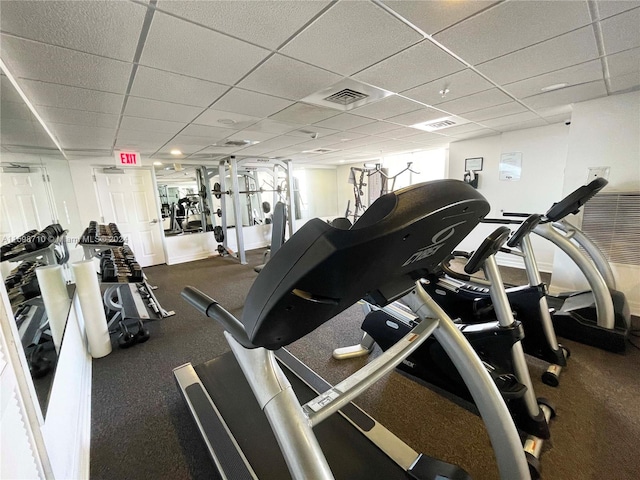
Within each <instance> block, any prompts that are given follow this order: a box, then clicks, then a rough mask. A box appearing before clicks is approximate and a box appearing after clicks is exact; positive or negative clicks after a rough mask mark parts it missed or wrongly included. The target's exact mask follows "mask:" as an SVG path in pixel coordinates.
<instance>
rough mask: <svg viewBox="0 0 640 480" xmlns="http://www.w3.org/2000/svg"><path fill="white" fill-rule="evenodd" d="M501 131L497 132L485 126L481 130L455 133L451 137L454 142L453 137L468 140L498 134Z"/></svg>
mask: <svg viewBox="0 0 640 480" xmlns="http://www.w3.org/2000/svg"><path fill="white" fill-rule="evenodd" d="M498 134H499V132H496V131H495V130H492V129H490V128H483V129H481V130H474V131H472V132H467V133H461V134H458V135H454V136H453V137H452V139H451V142H452V143H453V141H454V140H453V138H456V139H459V140H467V139H470V138H479V137H489V136H491V135H498Z"/></svg>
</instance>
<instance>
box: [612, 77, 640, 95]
mask: <svg viewBox="0 0 640 480" xmlns="http://www.w3.org/2000/svg"><path fill="white" fill-rule="evenodd" d="M609 85H611V92H612V93H613V92H622V91H625V90H631V89H637V87H638V85H640V74H638V72H634V73H625V74H624V75H619V76H616V77H611V78H610V79H609Z"/></svg>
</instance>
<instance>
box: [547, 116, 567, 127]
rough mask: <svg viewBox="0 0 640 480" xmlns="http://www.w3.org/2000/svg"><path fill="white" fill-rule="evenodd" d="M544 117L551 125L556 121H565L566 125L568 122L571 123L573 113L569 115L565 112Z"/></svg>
mask: <svg viewBox="0 0 640 480" xmlns="http://www.w3.org/2000/svg"><path fill="white" fill-rule="evenodd" d="M544 119H545V120H546V121H547V123H548V124H550V125H551V124H554V123H564V124H565V125H566V124H567V122H569V123H571V114H569V115H567V114H564V115H549V116H546V117H544ZM567 126H568V125H567Z"/></svg>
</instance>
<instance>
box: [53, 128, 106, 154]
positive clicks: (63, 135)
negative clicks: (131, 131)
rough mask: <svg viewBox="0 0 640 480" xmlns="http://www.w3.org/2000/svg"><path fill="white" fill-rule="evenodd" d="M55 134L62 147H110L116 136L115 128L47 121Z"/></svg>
mask: <svg viewBox="0 0 640 480" xmlns="http://www.w3.org/2000/svg"><path fill="white" fill-rule="evenodd" d="M47 126H48V127H49V128H50V129H51V131H52V132H53V134H54V135H55V136H56V138H57V139H58V141H59V142H60V144H61V145H62V148H64V149H66V148H71V149H77V148H90V149H103V148H111V146H112V145H113V141H114V139H115V137H116V128H115V126H114V127H113V128H102V127H88V126H81V125H66V124H61V123H49V124H48V125H47Z"/></svg>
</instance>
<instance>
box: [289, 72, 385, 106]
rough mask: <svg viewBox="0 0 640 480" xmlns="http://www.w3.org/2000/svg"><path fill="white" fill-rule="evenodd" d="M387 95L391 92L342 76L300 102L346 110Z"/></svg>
mask: <svg viewBox="0 0 640 480" xmlns="http://www.w3.org/2000/svg"><path fill="white" fill-rule="evenodd" d="M389 95H393V93H392V92H389V91H387V90H383V89H382V88H377V87H372V86H371V85H367V84H364V83H360V82H356V81H355V80H352V79H350V78H344V79H342V80H340V81H339V82H338V83H336V84H334V85H331V86H330V87H328V88H324V89H322V90H320V91H318V92H315V93H312V94H311V95H309V96H308V97H305V98H303V99H302V100H301V102H304V103H310V104H312V105H319V106H321V107H328V108H333V109H335V110H341V111H343V112H346V111H348V110H352V109H354V108H358V107H362V106H363V105H367V104H369V103H372V102H376V101H378V100H382V99H383V98H385V97H388V96H389Z"/></svg>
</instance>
